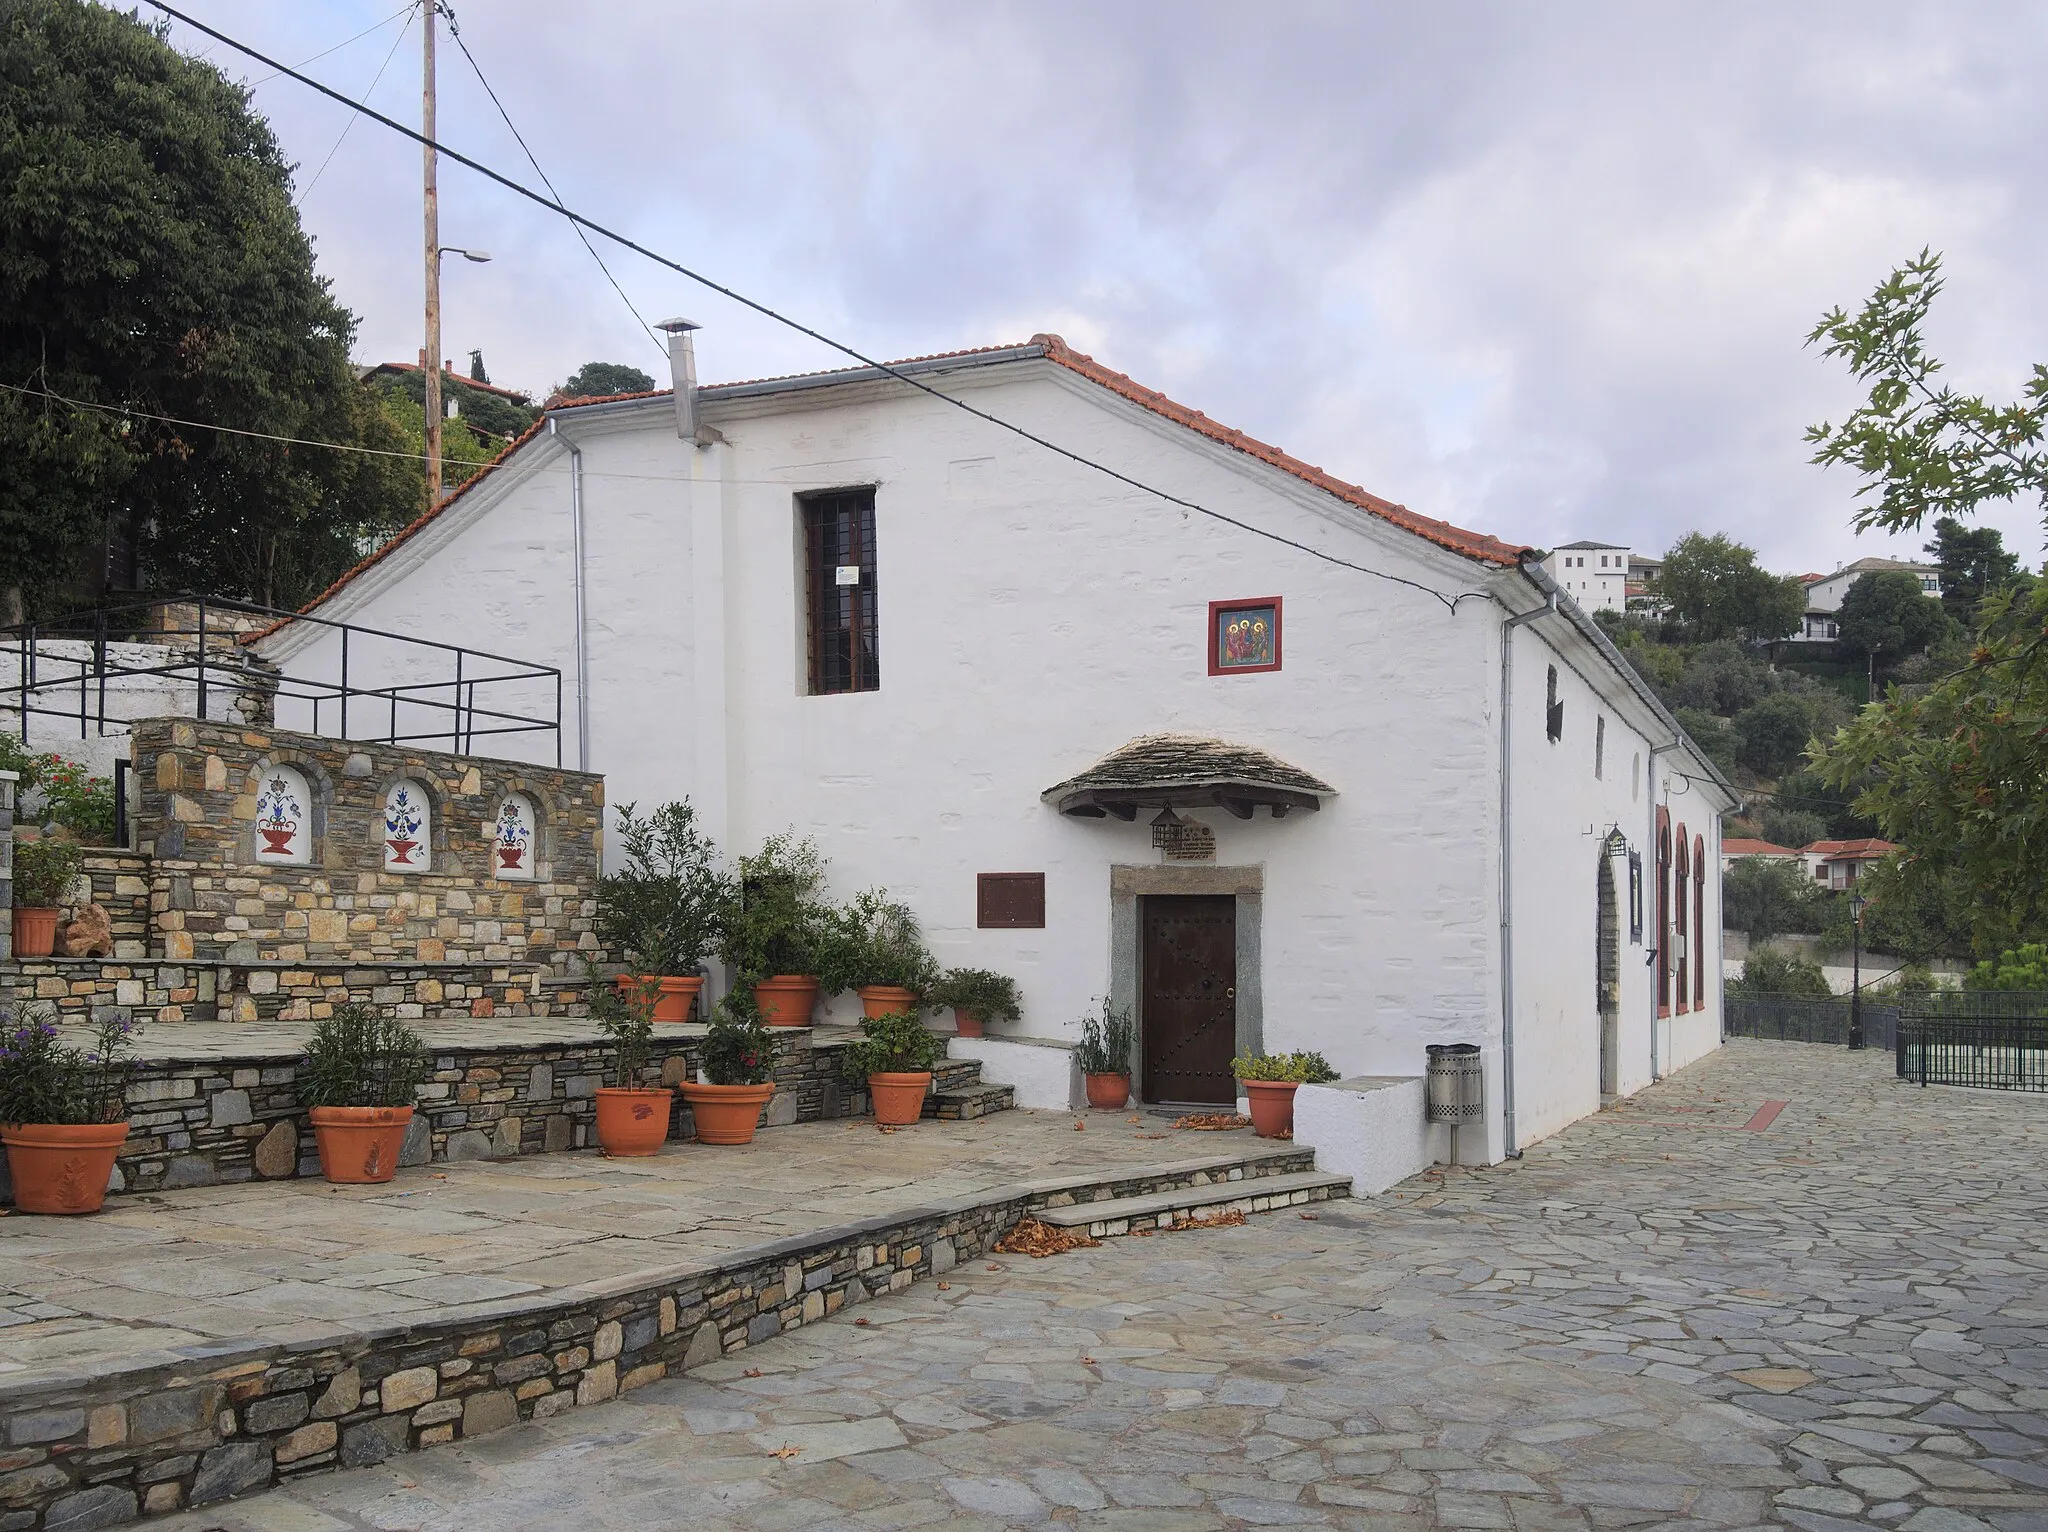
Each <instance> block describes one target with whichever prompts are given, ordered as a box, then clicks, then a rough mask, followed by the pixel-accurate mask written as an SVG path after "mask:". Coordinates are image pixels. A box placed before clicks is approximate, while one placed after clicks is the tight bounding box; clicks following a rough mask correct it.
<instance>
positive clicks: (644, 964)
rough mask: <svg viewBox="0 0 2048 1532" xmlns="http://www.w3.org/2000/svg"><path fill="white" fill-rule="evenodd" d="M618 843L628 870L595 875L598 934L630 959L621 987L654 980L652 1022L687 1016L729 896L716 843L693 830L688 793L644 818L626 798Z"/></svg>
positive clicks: (694, 823)
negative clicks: (654, 991)
mask: <svg viewBox="0 0 2048 1532" xmlns="http://www.w3.org/2000/svg"><path fill="white" fill-rule="evenodd" d="M619 844H620V846H621V847H622V848H623V849H624V851H625V853H626V866H625V869H624V870H623V871H621V872H614V873H607V874H606V875H605V876H604V877H602V878H599V879H598V880H597V937H598V940H599V941H601V942H603V943H604V944H605V946H606V947H608V948H610V949H611V951H612V952H613V954H614V955H615V956H617V957H618V958H619V959H620V961H622V962H624V963H625V964H626V965H627V972H626V973H625V974H623V975H621V976H620V978H619V980H618V984H619V986H620V987H621V989H624V988H625V987H627V986H629V985H632V984H635V983H639V982H644V981H646V980H649V979H652V980H654V981H656V984H657V988H658V990H659V996H658V998H657V999H656V1001H655V1006H654V1019H655V1020H656V1021H658V1022H679V1021H688V1020H689V1019H690V1010H691V1007H692V1006H694V1005H695V1003H696V1000H697V992H698V990H700V989H701V988H702V987H703V985H704V975H703V973H702V969H703V965H704V959H705V956H706V955H707V954H708V953H710V952H711V951H712V949H713V948H714V947H716V946H717V944H718V932H719V927H720V922H721V921H722V920H723V918H724V916H725V913H726V911H727V909H728V908H729V906H730V904H731V902H732V896H731V882H732V880H731V878H730V877H729V876H728V875H727V874H725V873H724V872H722V871H720V870H719V867H718V865H717V857H718V848H717V847H716V846H715V845H714V844H713V843H712V841H711V839H710V838H709V837H708V836H706V835H704V834H702V833H701V832H700V831H699V830H698V829H697V811H696V810H695V809H694V808H692V807H691V805H690V800H689V799H687V798H685V799H683V800H682V801H681V802H679V803H664V804H663V805H662V806H661V807H660V808H658V809H655V810H653V811H652V812H651V813H649V814H647V815H646V816H645V817H642V816H641V815H639V814H637V813H636V812H635V810H634V805H633V804H630V803H628V804H625V805H624V806H623V807H621V808H620V810H619Z"/></svg>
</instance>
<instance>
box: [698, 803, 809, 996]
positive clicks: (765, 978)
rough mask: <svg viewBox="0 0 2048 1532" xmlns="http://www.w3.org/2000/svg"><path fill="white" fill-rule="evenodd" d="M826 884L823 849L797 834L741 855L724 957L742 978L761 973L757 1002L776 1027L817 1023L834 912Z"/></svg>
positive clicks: (728, 915)
mask: <svg viewBox="0 0 2048 1532" xmlns="http://www.w3.org/2000/svg"><path fill="white" fill-rule="evenodd" d="M824 881H825V859H824V858H823V857H822V856H820V855H819V854H818V848H817V845H816V844H815V843H814V842H813V841H811V840H810V839H808V838H806V839H803V840H799V839H797V836H796V832H795V831H794V830H785V831H783V832H782V833H781V834H780V835H774V836H770V837H769V838H768V840H767V841H766V842H764V843H763V844H762V847H761V849H760V850H759V851H757V852H755V853H754V854H753V855H752V856H743V857H741V858H740V868H739V878H738V880H737V882H736V883H735V884H734V886H733V888H732V890H731V899H730V903H729V905H728V908H727V912H726V918H725V920H724V922H723V949H724V955H725V958H726V960H727V961H728V962H730V963H731V964H732V966H733V968H734V969H735V970H736V971H737V972H738V973H740V974H743V975H753V976H754V977H753V979H752V983H753V990H754V998H755V1000H756V1001H758V1002H759V1004H760V1007H761V1019H762V1020H763V1021H764V1022H766V1023H767V1024H768V1025H769V1026H771V1027H807V1026H809V1025H810V1024H811V1011H812V1010H813V1008H815V1007H816V1005H817V1003H818V958H819V955H820V948H821V946H822V945H823V941H822V938H823V936H824V931H825V927H826V924H827V920H828V917H829V913H830V912H829V911H828V909H827V908H826V905H825V903H824V900H823V898H822V897H821V896H820V894H819V889H820V887H821V886H822V885H823V883H824Z"/></svg>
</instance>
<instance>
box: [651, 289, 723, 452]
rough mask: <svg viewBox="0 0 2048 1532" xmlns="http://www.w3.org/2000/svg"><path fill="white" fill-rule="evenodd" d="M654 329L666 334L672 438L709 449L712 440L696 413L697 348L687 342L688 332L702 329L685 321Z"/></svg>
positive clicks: (689, 341) (710, 434)
mask: <svg viewBox="0 0 2048 1532" xmlns="http://www.w3.org/2000/svg"><path fill="white" fill-rule="evenodd" d="M655 328H656V329H657V330H663V331H666V332H667V334H668V371H669V381H670V384H671V386H673V388H674V389H675V395H676V435H678V436H680V437H681V438H682V439H683V440H684V441H686V442H695V443H696V444H697V445H698V446H700V447H705V446H709V445H710V444H711V443H712V441H714V440H715V439H716V438H715V437H714V436H713V435H712V433H711V431H710V430H709V429H708V428H707V427H706V426H705V424H704V421H703V419H702V417H701V416H699V415H698V413H697V347H696V344H695V342H693V341H692V340H691V339H690V332H691V331H692V330H697V329H701V328H702V326H700V325H698V324H695V323H693V322H692V321H690V320H688V319H664V320H663V321H662V322H661V323H660V324H658V325H656V326H655Z"/></svg>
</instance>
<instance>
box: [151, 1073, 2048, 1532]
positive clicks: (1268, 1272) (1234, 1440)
mask: <svg viewBox="0 0 2048 1532" xmlns="http://www.w3.org/2000/svg"><path fill="white" fill-rule="evenodd" d="M1889 1062H1890V1061H1889V1060H1888V1059H1887V1058H1886V1057H1885V1056H1884V1055H1882V1054H1862V1055H1852V1054H1850V1053H1848V1052H1846V1051H1845V1050H1842V1049H1830V1048H1823V1047H1816V1046H1808V1045H1803V1044H1793V1043H1759V1042H1738V1043H1734V1044H1731V1045H1730V1046H1729V1047H1727V1048H1726V1049H1724V1050H1722V1051H1721V1052H1720V1053H1719V1054H1717V1055H1715V1056H1713V1057H1711V1058H1709V1059H1707V1060H1705V1061H1703V1062H1701V1063H1699V1064H1696V1065H1694V1066H1692V1067H1691V1068H1689V1069H1686V1070H1684V1071H1682V1072H1680V1073H1679V1074H1678V1075H1677V1076H1675V1077H1673V1078H1672V1079H1671V1080H1669V1081H1667V1082H1665V1083H1664V1084H1662V1085H1660V1086H1657V1087H1655V1088H1653V1089H1652V1090H1650V1091H1647V1092H1645V1093H1643V1094H1642V1095H1641V1096H1638V1097H1636V1098H1633V1099H1632V1100H1630V1101H1629V1102H1627V1103H1624V1104H1622V1105H1621V1106H1619V1107H1617V1108H1614V1109H1610V1110H1609V1111H1606V1112H1603V1113H1601V1114H1600V1115H1599V1116H1598V1117H1596V1118H1594V1119H1591V1120H1589V1121H1587V1122H1585V1123H1582V1124H1579V1125H1577V1126H1576V1127H1574V1128H1572V1129H1570V1130H1568V1131H1566V1132H1565V1133H1563V1134H1561V1135H1559V1136H1557V1137H1556V1138H1554V1139H1551V1140H1549V1141H1547V1142H1545V1143H1543V1144H1539V1145H1536V1146H1533V1147H1532V1148H1531V1149H1530V1150H1529V1151H1528V1154H1527V1156H1526V1157H1525V1158H1524V1159H1523V1160H1522V1161H1520V1162H1519V1163H1518V1164H1515V1165H1512V1166H1508V1167H1502V1168H1497V1169H1493V1170H1483V1171H1482V1170H1461V1171H1454V1172H1451V1173H1450V1174H1449V1176H1448V1177H1446V1176H1445V1175H1444V1173H1442V1172H1434V1173H1432V1174H1430V1175H1428V1176H1425V1177H1421V1178H1418V1179H1417V1180H1415V1181H1411V1182H1409V1183H1406V1184H1405V1185H1404V1186H1402V1187H1401V1188H1398V1189H1397V1190H1396V1192H1395V1193H1392V1194H1390V1195H1388V1196H1387V1197H1384V1198H1380V1199H1377V1200H1374V1201H1370V1202H1365V1201H1357V1202H1336V1203H1328V1204H1324V1205H1322V1206H1320V1207H1319V1208H1316V1209H1314V1210H1312V1211H1310V1212H1301V1213H1297V1212H1293V1211H1289V1212H1284V1213H1280V1214H1273V1215H1263V1216H1256V1217H1254V1218H1252V1219H1251V1220H1250V1221H1249V1222H1248V1223H1246V1224H1245V1225H1244V1226H1242V1227H1234V1228H1224V1229H1218V1230H1209V1231H1196V1232H1186V1233H1174V1234H1164V1235H1156V1236H1153V1237H1150V1238H1129V1239H1122V1240H1115V1241H1111V1242H1109V1243H1107V1244H1105V1245H1103V1246H1101V1247H1100V1248H1097V1249H1092V1250H1081V1251H1076V1252H1073V1253H1070V1254H1067V1255H1063V1256H1058V1257H1054V1258H1051V1259H1048V1260H1043V1261H1033V1260H1029V1259H1025V1258H1022V1257H1003V1258H1000V1259H997V1260H993V1261H990V1262H988V1263H980V1262H977V1263H974V1264H973V1265H972V1266H971V1267H964V1268H961V1269H958V1270H956V1271H954V1272H952V1273H951V1274H949V1277H948V1278H947V1280H945V1281H943V1282H939V1283H925V1284H920V1285H919V1286H918V1287H917V1288H915V1289H913V1290H912V1291H910V1292H909V1293H906V1294H903V1295H901V1296H899V1297H894V1298H889V1299H886V1300H883V1301H880V1302H877V1303H874V1304H870V1305H867V1306H865V1307H864V1308H863V1309H862V1310H861V1311H860V1317H858V1318H853V1317H851V1316H846V1315H842V1316H840V1317H838V1318H836V1319H834V1320H831V1321H828V1322H826V1323H824V1324H821V1325H817V1326H812V1327H807V1328H805V1329H804V1330H802V1331H800V1332H797V1333H795V1334H792V1335H789V1336H785V1337H781V1338H778V1339H776V1340H773V1341H770V1342H768V1343H766V1344H764V1345H761V1346H758V1347H754V1348H751V1349H749V1350H748V1351H746V1352H745V1353H744V1354H743V1355H741V1356H739V1357H736V1358H733V1359H731V1360H729V1361H722V1362H718V1363H714V1364H712V1365H711V1366H708V1367H705V1368H702V1369H700V1370H698V1371H695V1372H692V1373H691V1374H689V1375H688V1376H687V1377H684V1378H680V1379H671V1380H668V1381H665V1382H662V1383H658V1384H655V1385H653V1386H650V1387H648V1388H645V1389H643V1390H640V1391H638V1392H636V1393H634V1394H632V1395H630V1396H628V1397H626V1398H625V1399H622V1400H620V1401H619V1402H617V1403H613V1404H607V1405H602V1406H598V1407H595V1408H592V1409H586V1410H577V1411H572V1412H570V1413H568V1414H566V1415H563V1416H560V1417H557V1418H556V1419H554V1420H551V1421H547V1422H544V1423H540V1424H537V1425H532V1426H524V1427H519V1428H516V1429H512V1430H508V1431H505V1432H502V1433H500V1434H498V1435H496V1436H491V1437H486V1438H482V1439H480V1440H478V1441H475V1442H470V1443H465V1444H461V1445H458V1446H454V1447H449V1448H443V1449H437V1450H434V1451H429V1452H426V1453H421V1454H417V1455H413V1456H409V1457H405V1458H401V1459H396V1460H393V1461H391V1462H389V1463H387V1464H385V1465H383V1466H381V1467H378V1468H375V1469H365V1470H358V1471H354V1472H349V1473H343V1474H338V1475H333V1476H327V1477H320V1478H308V1479H305V1480H302V1481H300V1482H298V1483H297V1484H294V1485H293V1486H291V1487H290V1488H288V1489H284V1490H277V1491H272V1492H269V1493H267V1494H264V1495H261V1496H258V1497H255V1498H253V1499H250V1500H247V1501H242V1502H236V1503H233V1504H231V1505H223V1506H215V1507H210V1508H208V1509H207V1510H205V1511H203V1512H196V1513H189V1514H186V1515H184V1516H180V1517H175V1518H172V1519H170V1520H168V1521H166V1522H163V1523H160V1524H159V1525H161V1526H162V1527H164V1528H165V1532H202V1529H210V1528H227V1529H233V1532H245V1529H267V1532H283V1529H292V1532H326V1529H344V1528H367V1527H377V1528H393V1529H399V1528H403V1529H417V1532H427V1529H455V1528H462V1529H478V1528H484V1529H495V1528H507V1529H510V1528H542V1527H548V1528H553V1527H560V1526H565V1525H574V1526H579V1527H589V1528H614V1527H616V1528H627V1527H632V1528H656V1527H663V1528H665V1527H681V1526H688V1527H691V1528H693V1529H719V1528H726V1527H731V1528H744V1529H748V1532H775V1529H783V1528H812V1527H819V1528H823V1527H833V1528H838V1527H847V1528H872V1529H889V1528H907V1527H942V1526H951V1527H1012V1526H1037V1525H1059V1524H1065V1525H1074V1526H1084V1527H1103V1528H1123V1529H1131V1532H1139V1529H1147V1532H1149V1529H1173V1528H1209V1527H1222V1526H1246V1525H1249V1526H1266V1525H1279V1526H1286V1525H1321V1526H1340V1527H1386V1528H1417V1529H1420V1528H1423V1527H1430V1526H1435V1527H1454V1528H1501V1529H1515V1532H1565V1529H1582V1528H1593V1529H1607V1528H1621V1527H1636V1526H1674V1527H1687V1528H1694V1527H1696V1528H1702V1529H1704V1528H1709V1527H1716V1528H1719V1527H1746V1526H1755V1525H1786V1524H1789V1525H1792V1526H1796V1527H1799V1528H1801V1529H1803V1532H1836V1529H1840V1528H1847V1527H1850V1526H1879V1527H1903V1528H1905V1529H1907V1532H1973V1529H1978V1528H1983V1527H1986V1526H1989V1527H1995V1528H1998V1529H2000V1532H2048V1344H2044V1342H2048V1330H2044V1328H2043V1321H2044V1320H2048V1291H2044V1289H2043V1275H2044V1271H2048V1216H2044V1215H2048V1170H2044V1168H2043V1167H2044V1163H2048V1161H2044V1150H2048V1098H2027V1097H2016V1096H2006V1095H1998V1094H1994V1093H1975V1092H1963V1091H1955V1090H1941V1089H1931V1090H1920V1089H1917V1088H1914V1087H1911V1086H1905V1085H1901V1084H1899V1083H1898V1082H1896V1081H1894V1080H1893V1079H1891V1078H1890V1077H1889ZM1767 1098H1775V1099H1782V1100H1787V1101H1788V1102H1789V1103H1790V1104H1789V1106H1788V1107H1787V1109H1786V1110H1785V1112H1784V1114H1783V1115H1782V1116H1781V1117H1780V1118H1779V1119H1778V1120H1777V1122H1776V1123H1775V1124H1774V1125H1773V1126H1772V1127H1770V1128H1769V1129H1768V1130H1767V1131H1762V1132H1751V1131H1743V1130H1742V1129H1741V1124H1743V1123H1745V1122H1747V1121H1749V1120H1750V1118H1751V1116H1752V1114H1753V1113H1754V1111H1755V1109H1756V1108H1757V1107H1758V1106H1759V1105H1760V1104H1761V1103H1762V1101H1763V1100H1765V1099H1767Z"/></svg>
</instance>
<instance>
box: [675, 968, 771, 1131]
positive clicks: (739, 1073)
mask: <svg viewBox="0 0 2048 1532" xmlns="http://www.w3.org/2000/svg"><path fill="white" fill-rule="evenodd" d="M700 1071H701V1073H702V1074H703V1076H704V1078H703V1079H702V1080H686V1081H684V1082H683V1099H684V1100H685V1101H687V1102H689V1103H690V1109H691V1111H692V1112H693V1113H694V1114H695V1115H696V1119H697V1141H698V1142H699V1143H702V1144H751V1143H752V1142H753V1141H754V1130H755V1128H757V1127H759V1126H760V1123H761V1113H762V1112H763V1111H764V1110H765V1109H766V1108H767V1105H768V1102H769V1098H771V1097H772V1096H773V1095H774V1094H775V1080H774V1078H773V1076H774V1073H775V1039H774V1038H773V1037H772V1036H770V1035H769V1032H768V1028H767V1027H766V1026H764V1025H763V1024H762V1022H761V1007H760V1005H759V1004H758V1003H756V1001H755V999H754V991H753V987H752V986H751V985H750V984H748V983H747V982H746V981H745V979H744V978H742V980H741V982H740V983H739V984H738V985H736V986H735V987H734V989H733V992H732V993H731V994H729V995H727V996H726V997H725V998H724V999H723V1000H721V1001H719V1002H718V1007H717V1009H716V1010H714V1011H713V1012H712V1013H711V1029H710V1031H709V1032H707V1033H706V1034H705V1036H704V1047H703V1053H702V1063H701V1065H700Z"/></svg>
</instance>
